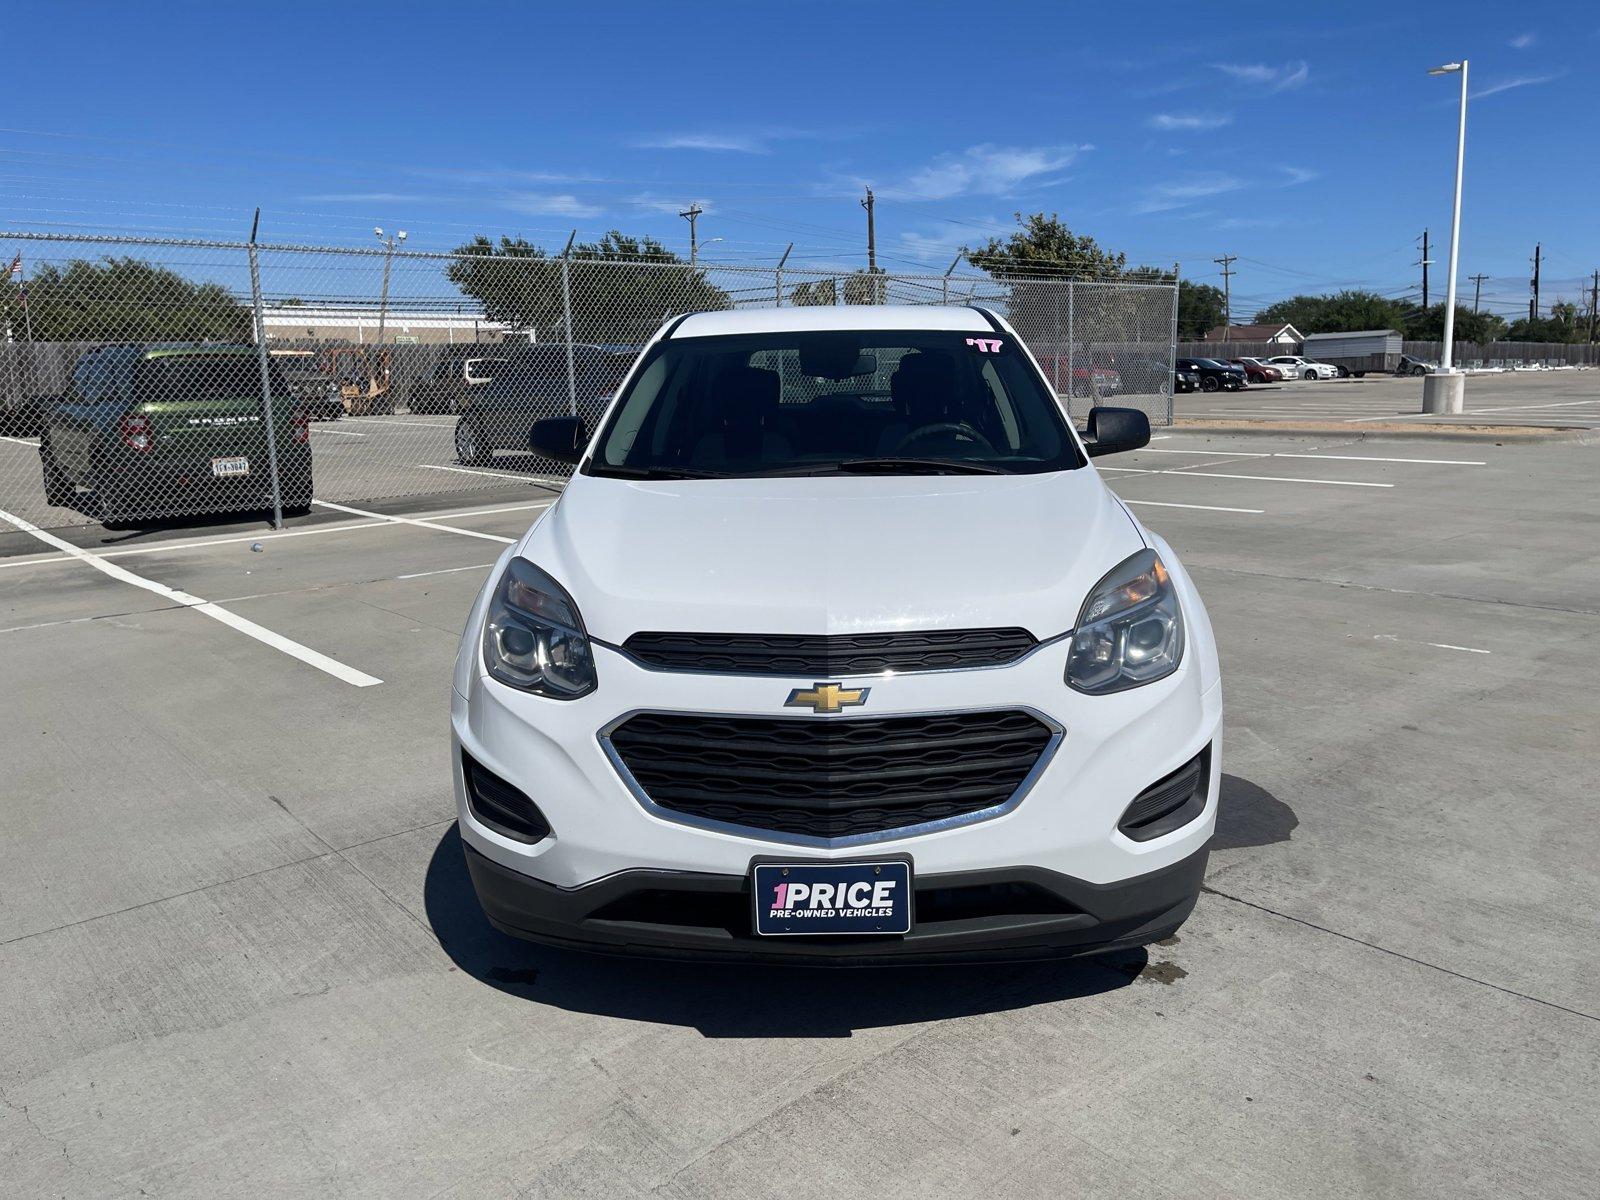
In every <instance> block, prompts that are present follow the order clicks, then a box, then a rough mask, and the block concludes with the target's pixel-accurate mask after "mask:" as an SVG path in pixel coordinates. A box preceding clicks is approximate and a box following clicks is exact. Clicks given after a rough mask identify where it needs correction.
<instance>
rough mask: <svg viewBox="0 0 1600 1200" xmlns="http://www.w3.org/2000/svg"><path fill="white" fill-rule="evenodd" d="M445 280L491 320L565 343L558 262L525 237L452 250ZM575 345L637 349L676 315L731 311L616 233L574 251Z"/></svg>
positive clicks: (695, 277) (713, 293)
mask: <svg viewBox="0 0 1600 1200" xmlns="http://www.w3.org/2000/svg"><path fill="white" fill-rule="evenodd" d="M455 253H456V256H457V257H455V258H454V259H452V260H451V262H450V265H449V267H448V268H446V271H445V274H446V276H447V277H448V278H449V280H450V282H452V283H454V284H455V285H456V286H457V287H458V288H460V289H461V291H462V292H463V293H465V294H466V295H468V296H471V297H472V298H473V299H474V300H476V301H477V302H478V303H479V304H481V305H482V306H483V311H484V314H485V315H486V316H487V317H488V318H489V319H490V320H491V321H506V322H510V323H511V324H514V325H518V326H522V327H527V328H531V329H533V330H534V331H535V333H536V334H537V336H538V337H539V338H540V339H541V340H542V341H565V340H567V332H566V330H565V328H564V326H565V324H566V319H565V318H566V312H565V306H564V303H563V297H562V288H561V258H560V257H559V256H557V255H551V254H548V253H546V251H545V250H544V249H542V248H541V247H539V246H535V245H533V244H532V243H530V242H527V241H525V240H524V239H522V238H510V237H502V238H501V239H500V242H499V244H498V245H496V244H495V243H494V242H492V241H491V240H490V239H489V238H487V237H484V236H482V235H479V236H478V237H475V238H473V239H472V241H470V242H468V243H467V244H466V245H464V246H460V247H458V248H457V250H456V252H455ZM569 275H570V285H571V290H572V340H574V341H578V342H596V343H600V344H609V345H629V346H635V345H639V344H640V343H642V342H644V341H647V340H648V339H649V337H650V335H651V334H653V333H654V332H655V331H656V329H657V328H658V327H659V326H660V324H661V322H662V321H664V320H665V319H666V318H667V317H670V316H672V315H673V314H675V313H685V312H707V311H712V310H721V309H728V308H732V307H733V301H732V299H731V298H730V297H729V296H728V293H727V292H725V291H723V290H722V289H721V288H719V287H717V286H716V285H714V284H712V283H711V282H709V281H708V280H707V279H706V276H705V272H704V271H702V270H700V269H699V268H697V267H690V266H689V264H687V263H685V262H684V261H683V260H682V259H680V258H679V257H678V256H677V255H676V254H673V253H672V252H671V251H669V250H668V249H667V248H666V247H665V246H663V245H662V244H661V243H660V242H658V241H656V240H655V239H654V238H649V237H644V238H635V237H629V236H628V235H626V234H624V233H622V232H620V231H619V230H615V229H613V230H612V231H611V232H610V233H608V234H606V235H605V237H603V238H601V239H600V240H599V241H598V242H579V243H578V244H577V245H575V246H573V247H572V261H571V263H570V265H569Z"/></svg>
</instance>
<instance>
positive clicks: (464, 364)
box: [406, 344, 508, 414]
mask: <svg viewBox="0 0 1600 1200" xmlns="http://www.w3.org/2000/svg"><path fill="white" fill-rule="evenodd" d="M507 361H508V360H507V358H506V356H505V354H504V353H501V352H500V348H499V347H496V346H483V345H476V344H473V345H465V346H446V347H445V348H444V350H443V351H442V352H441V353H440V355H439V361H438V362H437V363H435V364H434V367H433V374H432V375H430V376H429V377H428V378H427V379H419V380H417V382H416V383H414V384H412V385H411V393H410V395H409V396H408V397H407V398H406V407H407V408H409V409H410V410H411V411H412V412H414V413H445V414H449V413H456V412H460V411H461V410H462V409H464V408H466V407H467V406H468V404H469V403H470V400H469V397H471V396H472V395H474V394H476V393H477V392H479V391H481V390H482V389H483V388H485V387H487V386H489V384H490V383H492V382H494V377H495V374H496V373H497V372H498V371H499V370H500V368H501V367H503V366H505V365H506V362H507Z"/></svg>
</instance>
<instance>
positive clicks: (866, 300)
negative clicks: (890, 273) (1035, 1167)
mask: <svg viewBox="0 0 1600 1200" xmlns="http://www.w3.org/2000/svg"><path fill="white" fill-rule="evenodd" d="M883 274H884V272H883V270H882V269H881V268H880V269H879V270H878V271H876V272H873V271H852V272H851V273H850V274H848V275H845V276H843V277H842V279H843V294H844V302H845V303H846V304H882V303H883V302H884V281H883V279H882V278H880V277H881V276H882V275H883ZM839 294H840V280H839V279H813V280H809V281H807V282H805V283H799V284H796V285H795V287H794V290H793V291H791V292H790V293H789V303H790V304H793V305H795V306H796V307H797V308H815V307H817V306H819V305H822V306H827V305H832V304H837V303H838V297H839Z"/></svg>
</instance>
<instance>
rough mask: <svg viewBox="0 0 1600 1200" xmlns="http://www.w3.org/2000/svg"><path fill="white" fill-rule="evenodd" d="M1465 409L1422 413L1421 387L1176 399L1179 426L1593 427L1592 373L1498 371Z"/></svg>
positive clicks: (1309, 384)
mask: <svg viewBox="0 0 1600 1200" xmlns="http://www.w3.org/2000/svg"><path fill="white" fill-rule="evenodd" d="M1466 387H1467V392H1466V410H1465V411H1464V412H1461V413H1455V414H1451V415H1449V416H1442V415H1438V414H1424V413H1422V411H1421V409H1422V380H1420V379H1414V378H1404V379H1401V378H1395V377H1394V376H1392V375H1385V376H1377V375H1369V376H1367V377H1366V378H1365V379H1353V378H1352V379H1329V380H1312V379H1294V380H1289V381H1287V382H1284V383H1276V384H1259V385H1253V386H1251V387H1250V388H1249V389H1248V390H1246V391H1243V392H1191V393H1188V394H1186V395H1182V396H1179V397H1177V401H1176V405H1175V411H1176V413H1177V416H1178V418H1179V421H1180V423H1181V424H1185V425H1203V426H1207V427H1218V428H1226V427H1229V426H1233V425H1237V424H1238V423H1240V422H1244V421H1249V422H1265V423H1270V424H1272V425H1274V426H1279V427H1282V426H1290V427H1307V428H1310V427H1316V428H1319V429H1321V428H1330V429H1331V428H1337V427H1339V426H1350V427H1353V428H1355V429H1361V428H1362V427H1368V428H1372V427H1377V428H1380V429H1404V428H1406V427H1408V426H1413V425H1425V426H1428V425H1442V426H1463V425H1465V426H1493V427H1501V428H1525V429H1531V430H1540V429H1543V430H1559V429H1596V428H1600V370H1561V371H1504V372H1495V373H1489V372H1485V373H1481V374H1472V375H1469V376H1468V377H1467V384H1466Z"/></svg>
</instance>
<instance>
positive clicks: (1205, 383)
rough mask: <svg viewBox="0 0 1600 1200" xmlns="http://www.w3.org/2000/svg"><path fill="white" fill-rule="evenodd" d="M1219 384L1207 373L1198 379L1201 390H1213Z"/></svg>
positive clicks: (1219, 385)
mask: <svg viewBox="0 0 1600 1200" xmlns="http://www.w3.org/2000/svg"><path fill="white" fill-rule="evenodd" d="M1221 386H1222V385H1221V384H1220V383H1218V382H1217V381H1216V380H1215V379H1213V378H1212V377H1211V376H1209V375H1207V376H1206V377H1205V378H1204V379H1202V380H1201V381H1200V390H1201V391H1202V392H1214V391H1216V390H1217V389H1218V388H1219V387H1221Z"/></svg>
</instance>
